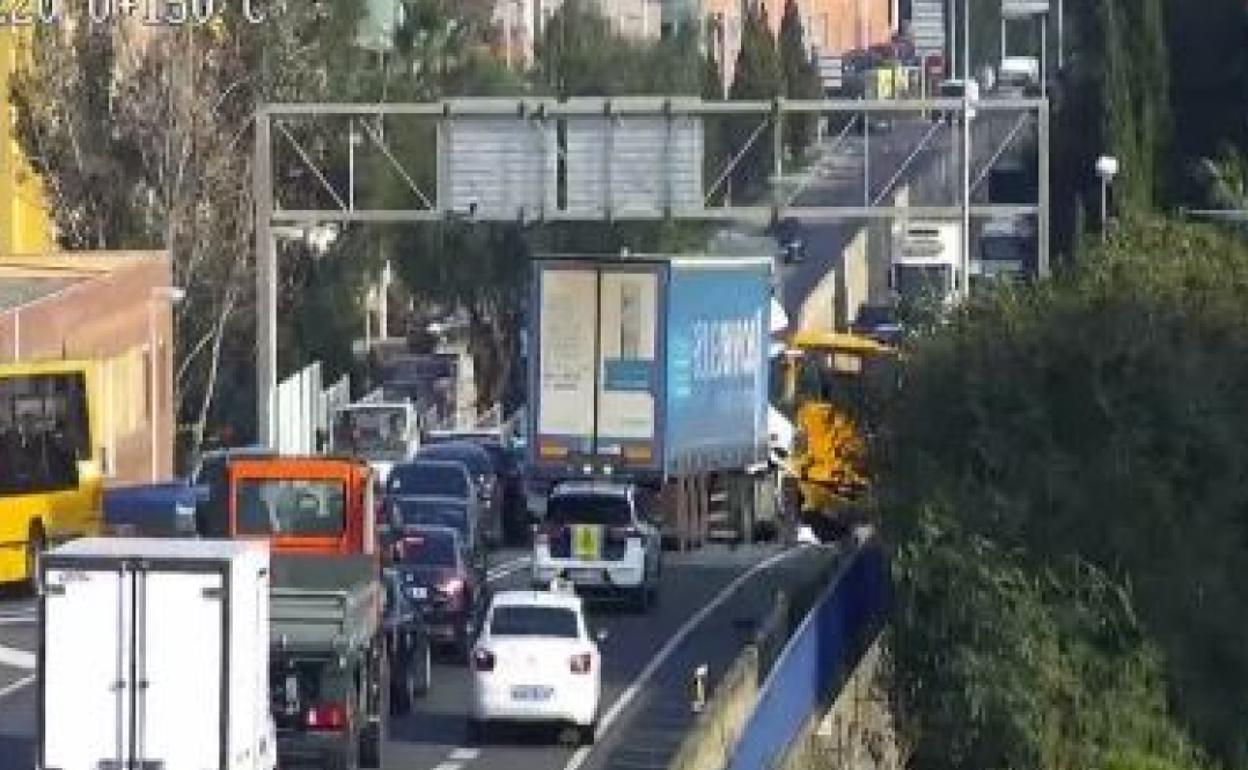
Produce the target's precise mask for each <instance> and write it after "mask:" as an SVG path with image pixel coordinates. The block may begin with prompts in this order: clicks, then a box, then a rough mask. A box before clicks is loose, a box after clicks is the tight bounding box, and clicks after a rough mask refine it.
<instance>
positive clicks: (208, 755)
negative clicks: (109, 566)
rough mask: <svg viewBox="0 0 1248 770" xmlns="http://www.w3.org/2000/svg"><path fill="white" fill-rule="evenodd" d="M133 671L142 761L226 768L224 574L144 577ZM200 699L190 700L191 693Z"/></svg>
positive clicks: (174, 768)
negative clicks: (223, 696) (134, 674)
mask: <svg viewBox="0 0 1248 770" xmlns="http://www.w3.org/2000/svg"><path fill="white" fill-rule="evenodd" d="M134 579H135V581H136V584H137V586H136V589H137V590H136V591H135V596H136V597H137V601H136V604H137V607H136V615H137V618H136V623H135V630H136V633H135V667H136V670H137V671H138V675H139V676H138V681H139V682H140V685H142V684H143V683H146V686H145V687H142V686H141V687H140V690H139V695H138V698H137V699H136V712H135V713H136V720H135V729H136V741H135V742H136V745H137V746H138V747H139V753H138V756H139V757H140V758H141V759H143V760H147V761H149V762H159V763H161V765H162V766H163V769H164V770H179V769H181V768H185V769H186V770H199V769H200V768H204V767H228V766H229V763H227V762H224V761H223V760H224V757H223V756H222V752H223V750H224V746H225V745H226V736H225V721H224V720H225V718H226V715H225V714H223V705H222V704H223V703H224V701H223V699H222V688H223V677H224V676H225V673H224V672H226V671H227V661H226V660H225V655H226V650H225V644H224V638H225V637H224V633H223V632H224V626H225V621H224V615H223V608H224V606H225V601H226V597H225V595H224V588H225V577H224V575H223V574H221V573H217V572H194V573H190V572H174V571H168V572H166V571H151V572H138V573H136V574H135V577H134ZM188 692H193V693H196V695H197V697H195V698H187V697H186V693H188Z"/></svg>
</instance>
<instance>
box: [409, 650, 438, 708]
mask: <svg viewBox="0 0 1248 770" xmlns="http://www.w3.org/2000/svg"><path fill="white" fill-rule="evenodd" d="M415 662H416V675H415V676H414V677H412V681H413V683H414V684H415V688H414V689H413V690H412V693H413V694H414V695H416V696H417V697H422V698H423V697H424V696H426V695H428V694H429V687H430V685H431V684H432V680H433V653H432V652H431V651H430V649H429V640H428V639H426V640H425V641H424V642H423V643H422V644H421V645H420V650H419V651H418V652H417V653H416V661H415Z"/></svg>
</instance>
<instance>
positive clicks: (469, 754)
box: [449, 747, 481, 762]
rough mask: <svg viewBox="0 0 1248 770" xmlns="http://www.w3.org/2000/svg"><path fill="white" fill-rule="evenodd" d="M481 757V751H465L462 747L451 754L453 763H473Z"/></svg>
mask: <svg viewBox="0 0 1248 770" xmlns="http://www.w3.org/2000/svg"><path fill="white" fill-rule="evenodd" d="M479 756H481V749H465V748H463V747H460V748H458V749H455V750H454V751H452V752H451V756H450V757H449V759H450V760H451V761H452V762H471V761H472V760H474V759H476V758H477V757H479Z"/></svg>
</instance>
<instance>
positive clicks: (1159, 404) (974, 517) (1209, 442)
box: [880, 218, 1248, 767]
mask: <svg viewBox="0 0 1248 770" xmlns="http://www.w3.org/2000/svg"><path fill="white" fill-rule="evenodd" d="M1246 307H1248V245H1246V244H1245V243H1244V242H1243V240H1242V239H1241V238H1238V237H1236V235H1235V234H1233V233H1229V232H1226V231H1223V230H1221V229H1219V228H1215V227H1209V226H1196V225H1190V224H1179V223H1174V222H1168V221H1164V220H1159V219H1156V218H1148V219H1138V218H1137V219H1133V218H1127V219H1126V220H1124V226H1123V228H1121V230H1120V232H1119V233H1118V234H1117V235H1116V236H1115V238H1114V239H1113V240H1112V241H1111V242H1110V244H1109V246H1108V247H1106V248H1100V247H1092V248H1088V250H1087V256H1086V257H1085V258H1084V259H1083V260H1082V261H1081V263H1080V264H1079V265H1077V266H1076V267H1074V268H1072V270H1070V271H1069V272H1068V273H1067V274H1065V275H1063V276H1062V277H1061V278H1060V279H1059V280H1055V281H1052V282H1048V283H1045V284H1042V285H1039V286H1037V287H1034V288H1031V289H1020V290H1002V291H1001V292H999V293H997V294H991V295H987V296H985V297H984V298H982V299H981V300H979V301H977V302H975V303H974V304H972V305H969V306H967V307H966V308H965V309H964V311H963V312H962V313H961V314H960V315H958V316H957V317H955V318H954V319H953V320H952V322H951V323H950V324H949V325H948V326H946V327H943V328H942V329H940V330H937V331H934V332H932V333H931V334H930V335H928V336H926V337H923V338H920V339H916V340H914V341H913V342H912V345H911V347H910V349H908V350H907V352H906V363H905V367H906V368H905V372H904V376H903V377H902V378H901V386H900V391H899V392H898V393H897V394H896V397H895V398H892V399H890V401H889V403H890V405H891V412H890V415H889V419H888V420H887V422H886V427H887V429H886V430H885V431H883V432H882V435H883V436H884V437H885V438H884V439H883V441H884V448H883V450H882V452H881V455H880V456H882V457H884V458H886V461H885V463H884V464H883V466H882V468H881V478H882V490H883V494H884V497H885V498H886V499H887V501H888V507H887V508H886V510H887V511H888V518H887V519H886V520H885V521H886V524H887V526H888V528H889V529H890V538H891V540H892V541H893V542H896V543H899V544H911V543H915V544H922V543H927V542H928V541H927V537H928V535H926V534H925V532H928V531H929V530H930V527H931V524H930V522H929V521H928V520H927V519H925V517H924V514H923V511H925V510H927V509H929V508H931V507H933V506H937V507H939V508H940V509H941V510H945V511H948V512H950V513H949V516H950V517H952V519H953V522H954V525H955V526H956V527H957V528H959V529H960V530H962V531H963V532H965V535H966V538H967V540H968V542H971V541H989V542H990V543H991V544H992V545H993V547H994V548H996V549H998V551H999V553H1002V554H1009V559H1010V561H1011V562H1012V563H1015V564H1016V565H1017V566H1018V568H1019V569H1022V570H1023V571H1024V573H1025V574H1027V575H1030V576H1032V579H1034V580H1038V581H1041V582H1047V581H1048V580H1049V577H1048V575H1050V574H1054V573H1053V571H1054V570H1060V569H1061V565H1063V564H1066V563H1068V562H1069V560H1070V559H1072V558H1077V559H1079V560H1081V561H1084V562H1086V563H1087V564H1088V565H1090V567H1092V568H1093V569H1095V570H1096V571H1098V572H1101V573H1103V574H1104V575H1105V576H1107V578H1108V579H1109V580H1110V582H1112V583H1113V584H1117V585H1120V586H1124V591H1126V590H1127V589H1126V588H1125V587H1129V591H1128V593H1129V596H1130V600H1131V606H1132V608H1133V611H1134V612H1135V613H1137V616H1138V625H1139V629H1140V633H1141V634H1142V635H1143V636H1144V639H1145V641H1146V643H1147V646H1152V647H1155V648H1156V651H1157V652H1158V654H1159V657H1158V659H1157V660H1158V666H1159V668H1158V669H1157V672H1158V675H1159V676H1162V677H1164V683H1165V690H1166V695H1167V697H1168V699H1169V701H1170V703H1171V707H1170V713H1171V718H1172V719H1173V720H1174V721H1176V722H1177V723H1179V724H1181V725H1182V726H1183V727H1184V728H1185V729H1186V730H1189V731H1190V734H1191V735H1192V736H1193V737H1194V738H1195V739H1197V740H1198V741H1199V742H1200V744H1201V745H1202V746H1203V747H1204V748H1205V749H1207V750H1208V751H1209V752H1210V753H1211V754H1213V755H1214V756H1215V757H1216V758H1217V759H1218V760H1219V761H1220V762H1222V763H1224V764H1225V765H1226V766H1228V767H1245V766H1248V740H1246V739H1245V732H1244V724H1243V714H1245V713H1248V696H1246V695H1245V693H1248V652H1246V651H1248V622H1246V621H1245V620H1244V619H1245V618H1248V595H1246V594H1245V592H1244V591H1243V590H1242V589H1241V587H1240V580H1239V573H1240V570H1241V565H1242V564H1243V563H1244V561H1245V559H1246V558H1248V540H1245V538H1244V537H1243V531H1244V511H1245V510H1246V509H1248V485H1246V484H1245V483H1244V479H1243V474H1242V472H1241V469H1242V468H1243V467H1244V465H1245V463H1248V415H1245V412H1244V410H1243V408H1242V404H1241V403H1240V402H1241V401H1242V399H1241V397H1240V394H1242V393H1244V392H1248V366H1246V365H1245V363H1244V362H1245V361H1248V313H1246V312H1245V310H1244V308H1246ZM1091 330H1095V333H1094V334H1093V333H1089V332H1090V331H1091ZM946 523H947V522H946ZM940 526H942V527H943V526H945V524H941V525H940ZM903 547H905V546H903ZM930 553H931V551H930V548H928V546H926V545H922V546H916V551H915V558H916V559H922V558H924V555H925V554H930ZM976 553H977V552H970V551H967V552H966V554H965V557H967V558H968V561H967V563H968V564H969V565H978V564H980V562H979V561H978V558H979V557H978V556H977V555H976ZM928 567H930V565H925V566H922V568H923V569H927V568H928ZM985 569H987V567H985ZM939 574H941V573H940V572H939V571H935V572H933V573H932V575H933V578H934V579H938V578H937V577H936V576H938V575H939ZM950 591H951V596H950V597H948V598H945V599H942V600H941V601H946V602H954V601H955V598H953V597H959V596H965V595H966V592H965V591H958V590H957V589H956V588H953V587H951V588H950ZM963 600H964V599H956V601H963ZM924 601H926V600H924ZM967 601H969V600H967ZM915 602H916V604H915V607H916V608H920V607H921V606H926V607H927V610H926V611H925V615H924V618H925V619H926V620H928V621H930V622H932V623H936V622H940V620H941V618H943V617H944V616H945V614H946V612H949V611H954V610H956V608H952V607H950V605H948V604H945V605H941V606H942V607H944V608H945V609H940V608H938V607H936V606H933V605H930V604H928V605H921V604H920V603H919V600H918V599H917V598H916V600H915ZM1061 605H1062V602H1056V603H1055V606H1059V607H1060V606H1061ZM916 611H917V610H916ZM971 617H972V618H973V619H974V620H975V623H976V624H977V625H976V626H974V628H979V629H984V630H991V629H994V628H995V627H996V626H998V625H999V615H998V613H996V612H995V611H994V612H984V613H979V612H976V613H975V614H974V615H972V616H971ZM917 622H919V621H916V623H917ZM1094 629H1095V624H1093V625H1092V626H1091V627H1090V628H1088V629H1085V630H1084V631H1081V632H1079V633H1078V634H1077V635H1075V636H1074V637H1072V640H1073V641H1078V640H1083V641H1084V642H1089V641H1091V640H1090V639H1089V637H1090V636H1091V637H1092V638H1093V639H1094V638H1096V637H1095V635H1094ZM972 631H973V628H972V627H970V626H968V630H967V634H971V635H969V636H963V637H962V638H963V640H964V645H965V646H966V652H965V653H961V652H958V651H957V650H954V651H953V652H954V653H955V654H958V655H962V654H970V653H972V652H974V651H976V650H981V649H982V647H980V646H979V643H978V642H976V641H975V637H974V636H973V634H972ZM985 632H986V631H985ZM1019 644H1020V645H1022V646H1021V647H1020V649H1034V648H1032V647H1029V646H1027V645H1026V644H1023V643H1022V642H1019ZM1011 646H1012V645H1011ZM1067 646H1068V645H1067ZM958 660H966V658H965V657H962V658H958ZM941 691H942V692H947V691H946V690H945V689H944V688H943V687H942V688H941ZM1015 691H1016V694H1017V695H1018V697H1022V693H1026V692H1031V690H1030V689H1028V688H1022V689H1018V688H1015ZM947 694H948V696H949V697H951V698H952V697H960V696H959V695H958V694H957V692H956V691H955V692H947ZM1086 694H1087V693H1084V695H1086ZM1081 697H1082V696H1081ZM1023 705H1026V704H1023ZM1020 707H1021V706H1020ZM1130 713H1131V710H1130V709H1128V710H1126V711H1124V712H1122V714H1121V715H1120V716H1118V717H1117V719H1118V720H1119V721H1117V722H1113V723H1112V724H1113V725H1114V726H1115V727H1119V726H1125V727H1131V726H1133V723H1132V722H1130V721H1129V719H1128V716H1129V714H1130ZM1054 729H1058V728H1054ZM1039 766H1088V765H1086V764H1082V763H1080V762H1075V763H1073V764H1065V765H1044V764H1041V765H1039Z"/></svg>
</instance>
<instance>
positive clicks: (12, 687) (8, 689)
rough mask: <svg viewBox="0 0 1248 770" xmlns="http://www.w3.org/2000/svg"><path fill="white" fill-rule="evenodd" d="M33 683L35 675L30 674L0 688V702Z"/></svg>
mask: <svg viewBox="0 0 1248 770" xmlns="http://www.w3.org/2000/svg"><path fill="white" fill-rule="evenodd" d="M34 683H35V675H34V674H31V675H30V676H27V677H23V678H21V679H18V680H17V681H16V682H14V683H12V684H9V685H5V686H4V687H0V700H4V699H5V698H6V697H7V696H9V695H12V694H13V693H15V692H17V691H18V690H20V689H22V688H23V687H27V686H29V685H32V684H34Z"/></svg>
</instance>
